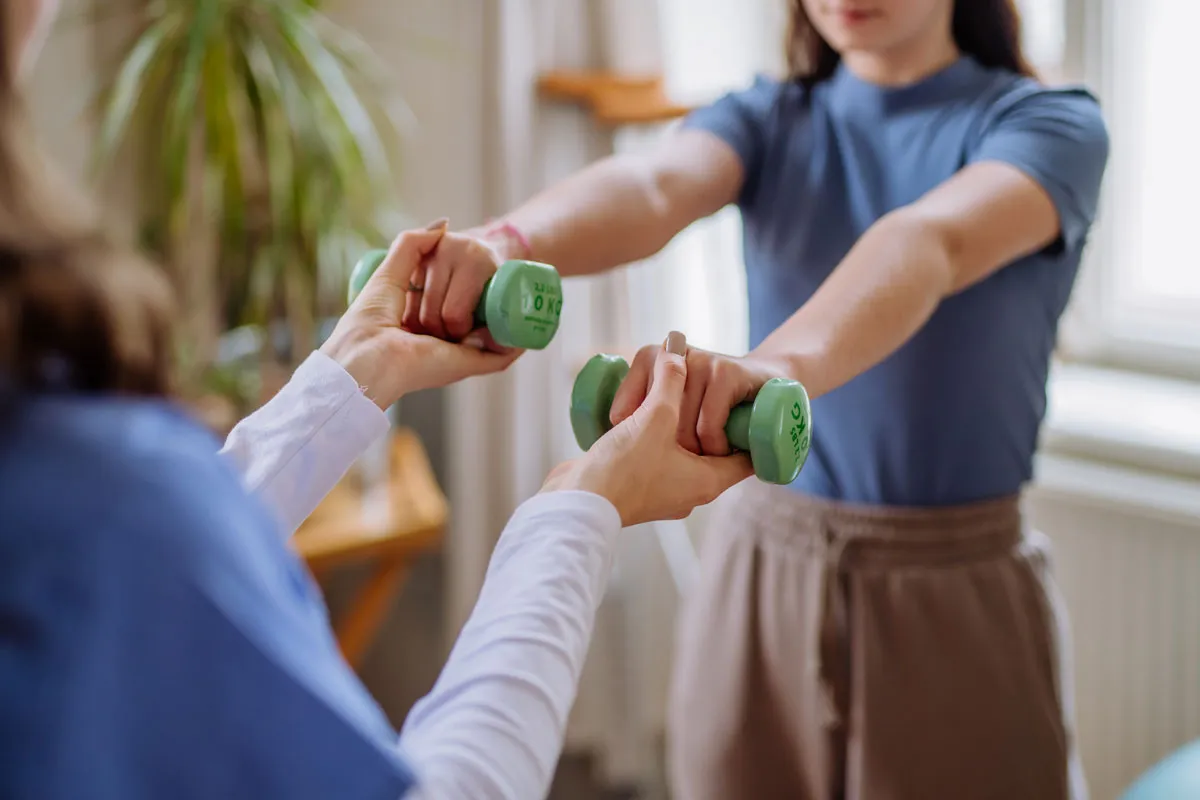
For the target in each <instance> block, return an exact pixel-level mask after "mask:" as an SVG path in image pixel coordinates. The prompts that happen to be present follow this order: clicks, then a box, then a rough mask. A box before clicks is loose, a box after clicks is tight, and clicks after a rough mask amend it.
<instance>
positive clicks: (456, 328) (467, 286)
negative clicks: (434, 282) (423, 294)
mask: <svg viewBox="0 0 1200 800" xmlns="http://www.w3.org/2000/svg"><path fill="white" fill-rule="evenodd" d="M482 292H483V286H482V285H479V284H478V282H477V280H476V273H475V272H474V271H473V270H469V269H456V270H455V271H454V274H453V275H452V276H451V278H450V284H449V286H448V287H447V289H446V293H445V298H444V300H443V301H442V304H441V318H442V324H443V326H444V327H445V330H446V338H448V339H451V340H455V341H457V340H458V339H461V338H462V337H464V336H466V335H467V334H468V333H470V332H471V330H472V329H473V328H474V327H475V307H476V306H477V305H479V299H480V295H481V294H482Z"/></svg>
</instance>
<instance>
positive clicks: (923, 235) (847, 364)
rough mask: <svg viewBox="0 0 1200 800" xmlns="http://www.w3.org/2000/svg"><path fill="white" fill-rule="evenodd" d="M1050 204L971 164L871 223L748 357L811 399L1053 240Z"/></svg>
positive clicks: (1055, 225)
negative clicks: (777, 369) (776, 368)
mask: <svg viewBox="0 0 1200 800" xmlns="http://www.w3.org/2000/svg"><path fill="white" fill-rule="evenodd" d="M1059 230H1060V223H1059V216H1058V212H1057V210H1056V209H1055V206H1054V203H1053V202H1052V201H1051V198H1050V196H1049V195H1048V194H1047V193H1046V192H1045V191H1044V190H1043V189H1042V188H1041V187H1040V186H1039V185H1038V183H1037V182H1035V181H1034V180H1033V179H1031V178H1029V177H1027V176H1026V175H1025V174H1023V173H1022V172H1020V171H1019V170H1017V169H1016V168H1015V167H1012V166H1009V165H1007V164H1002V163H998V162H984V163H978V164H973V165H971V166H969V167H967V168H965V169H963V170H962V171H961V172H959V173H958V174H957V175H956V176H955V177H953V178H951V179H950V180H948V181H946V182H945V183H944V184H942V185H941V186H939V187H938V188H936V189H934V190H933V191H931V192H930V193H929V194H927V195H925V196H924V197H922V198H921V199H920V200H918V201H917V202H916V203H914V204H912V205H910V206H907V207H904V208H901V209H899V210H897V211H895V212H893V213H891V214H889V215H887V216H885V217H883V218H882V219H880V220H879V221H878V222H876V223H875V224H874V225H873V226H872V227H871V228H870V229H869V230H868V231H867V232H866V234H864V235H863V237H862V238H861V239H859V241H858V243H857V244H855V246H854V247H853V248H852V249H851V250H850V252H849V253H848V254H847V255H846V257H845V259H843V261H842V262H841V264H839V265H838V266H837V268H836V269H834V271H833V273H832V274H831V275H830V276H829V278H828V279H827V280H826V281H825V283H824V284H822V286H821V288H820V289H819V290H818V291H817V292H816V293H815V294H814V295H813V296H812V298H811V299H810V300H809V301H808V302H807V303H805V304H804V306H803V307H801V308H800V310H798V311H797V312H796V313H795V314H793V315H792V317H791V318H790V319H789V320H788V321H787V322H785V323H784V324H783V325H781V326H780V327H779V328H778V329H776V330H775V332H774V333H772V334H771V335H770V336H769V337H767V339H766V340H765V341H764V342H763V343H762V344H761V345H760V346H759V347H758V348H757V350H756V351H755V354H756V355H758V356H761V357H763V358H764V359H765V360H768V361H773V362H776V363H781V364H782V365H783V367H784V371H785V372H786V373H787V374H791V375H794V376H796V377H797V378H799V379H801V380H803V381H804V385H805V387H806V388H807V389H808V390H809V392H810V393H811V394H812V395H813V396H814V397H815V396H820V395H822V394H825V393H827V392H830V391H832V390H834V389H836V388H838V387H839V386H841V385H842V384H844V383H846V382H847V381H849V380H850V379H852V378H854V377H856V376H857V375H859V374H861V373H863V372H865V371H866V370H868V369H870V368H871V367H873V366H874V365H876V364H878V363H879V362H880V361H882V360H883V359H885V358H886V357H887V356H889V355H890V354H891V353H892V352H894V351H895V350H897V349H898V348H899V347H900V346H901V345H903V344H904V343H905V342H906V341H907V340H908V339H909V338H910V337H911V336H912V335H913V334H915V333H916V332H917V331H918V330H919V329H920V328H921V327H922V326H923V325H924V324H925V322H926V321H927V320H928V319H929V317H930V316H931V315H932V314H933V312H934V310H935V309H936V308H937V306H938V304H939V303H940V302H941V301H942V300H943V299H944V298H946V297H948V296H950V295H952V294H954V293H956V292H958V291H961V290H962V289H965V288H966V287H968V286H971V285H972V284H974V283H977V282H979V281H981V280H983V279H984V278H986V277H987V276H988V275H990V274H992V273H993V272H995V271H996V270H998V269H1000V268H1001V267H1003V266H1004V265H1006V264H1008V263H1011V262H1012V261H1014V260H1016V259H1018V258H1020V257H1021V256H1024V255H1027V254H1029V253H1032V252H1034V251H1036V250H1038V249H1040V248H1042V247H1045V246H1047V245H1049V244H1050V243H1051V242H1053V241H1054V239H1055V238H1056V237H1057V236H1058V235H1059Z"/></svg>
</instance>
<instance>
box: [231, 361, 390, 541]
mask: <svg viewBox="0 0 1200 800" xmlns="http://www.w3.org/2000/svg"><path fill="white" fill-rule="evenodd" d="M387 430H388V420H387V415H385V414H384V413H383V411H381V410H380V409H379V406H377V405H376V404H375V403H373V402H371V400H369V399H367V397H366V395H365V394H363V392H362V391H361V390H360V389H359V387H358V384H357V383H355V381H354V379H353V378H352V377H350V375H349V373H347V372H346V370H345V369H343V368H342V367H341V366H339V365H338V364H337V362H335V361H334V360H333V359H331V358H330V357H329V356H327V355H325V354H324V353H321V352H316V353H313V354H312V355H311V356H309V357H308V360H306V361H305V362H304V363H303V364H302V365H301V366H300V368H299V369H298V370H296V373H295V374H294V375H293V376H292V379H291V380H290V381H288V383H287V385H286V386H284V387H283V389H282V390H281V391H280V392H279V394H277V395H276V396H275V397H274V398H272V399H271V401H270V402H269V403H267V404H266V405H264V406H263V407H262V408H260V409H259V410H258V411H256V412H254V413H253V414H251V415H250V416H249V417H246V419H244V420H242V421H241V422H240V423H239V424H238V426H237V427H236V428H234V429H233V431H232V432H231V433H230V434H229V438H228V439H227V440H226V441H225V447H224V448H223V449H222V450H221V455H222V456H225V457H226V458H228V459H229V460H230V461H232V462H233V464H234V465H235V466H236V467H237V468H238V470H239V471H240V472H241V473H242V476H243V483H244V485H245V486H246V489H247V490H248V491H249V492H251V493H252V494H257V495H258V496H259V497H260V498H262V499H263V500H264V501H265V502H266V504H267V505H268V506H269V507H270V508H271V509H272V510H273V511H274V512H275V513H276V515H277V516H278V517H279V518H280V520H281V522H282V524H283V527H284V530H285V532H286V533H288V534H291V533H292V532H293V531H295V530H296V528H298V527H300V523H302V522H304V520H305V519H306V518H307V517H308V515H309V514H311V513H312V512H313V510H314V509H315V508H316V507H317V505H318V504H319V503H320V502H321V500H322V499H324V497H325V495H327V494H328V493H329V491H330V490H331V489H332V488H333V487H334V486H335V485H336V484H337V482H338V481H339V480H340V479H341V478H342V476H343V475H345V474H346V470H348V469H349V468H350V465H351V464H353V463H354V461H355V459H357V458H358V457H359V456H360V455H362V454H363V452H364V451H365V450H366V449H367V446H368V445H369V444H370V443H371V442H373V441H375V440H376V439H378V438H379V437H381V436H383V435H384V434H385V433H386V432H387Z"/></svg>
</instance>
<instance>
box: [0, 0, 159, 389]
mask: <svg viewBox="0 0 1200 800" xmlns="http://www.w3.org/2000/svg"><path fill="white" fill-rule="evenodd" d="M5 5H6V6H7V4H5ZM9 16H10V9H8V8H4V7H0V401H11V400H13V399H15V398H16V397H18V396H19V395H21V394H25V393H29V392H38V391H44V390H51V389H67V390H70V391H76V392H86V393H122V394H133V395H162V394H166V393H167V392H168V389H169V384H170V380H169V373H170V364H171V324H170V320H171V303H170V290H169V288H168V286H167V283H166V281H165V279H164V277H163V276H162V274H161V273H160V272H159V271H158V270H156V269H155V268H153V267H152V266H150V265H148V264H146V263H144V262H143V261H142V260H141V259H140V258H138V257H137V256H136V255H133V254H132V252H130V251H128V250H126V249H125V248H123V247H121V246H120V245H118V244H117V243H115V242H114V241H112V240H111V239H110V238H109V237H107V236H106V235H104V233H103V232H102V231H101V229H100V227H99V224H98V221H97V220H96V218H95V217H94V215H93V214H92V212H91V210H90V208H89V207H88V206H87V204H85V203H84V202H82V200H81V199H80V198H79V197H78V195H77V194H76V192H74V191H73V190H72V189H71V188H70V187H69V186H68V185H67V183H66V182H64V181H62V180H60V179H59V178H58V176H57V174H56V173H55V171H54V170H53V169H52V168H51V165H50V164H49V162H48V161H47V160H46V159H45V158H43V157H42V154H41V153H40V152H39V150H38V148H37V147H36V146H35V144H34V141H33V138H32V136H31V135H30V132H29V130H28V125H27V121H26V114H25V109H24V106H23V103H22V100H21V95H20V92H19V91H18V87H17V76H16V75H14V74H13V64H14V62H15V61H16V59H15V58H14V54H13V53H12V52H11V49H12V47H13V40H12V30H11V26H12V20H11V19H10V18H9Z"/></svg>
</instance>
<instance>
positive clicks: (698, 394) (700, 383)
mask: <svg viewBox="0 0 1200 800" xmlns="http://www.w3.org/2000/svg"><path fill="white" fill-rule="evenodd" d="M703 358H704V356H703V355H702V354H698V353H697V352H696V351H694V350H693V351H691V352H690V353H689V354H688V357H687V360H688V362H689V363H688V372H687V385H686V386H685V387H684V391H683V397H682V398H681V399H680V402H679V405H678V408H679V421H678V423H677V425H676V438H677V439H678V441H679V444H680V446H682V447H683V448H684V449H685V450H688V451H690V452H693V453H696V454H697V455H703V454H704V449H703V448H702V447H701V446H700V437H699V436H698V435H697V434H696V423H697V420H699V418H700V405H701V403H703V402H704V395H705V394H706V393H707V392H708V387H709V375H708V369H707V366H708V365H707V364H704V363H700V364H697V363H696V362H697V361H701V360H702V359H703Z"/></svg>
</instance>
